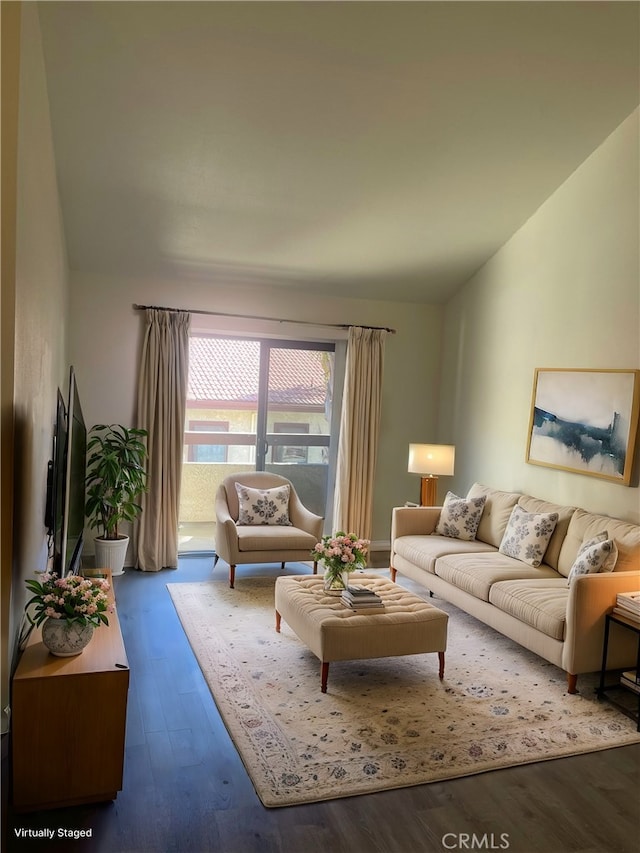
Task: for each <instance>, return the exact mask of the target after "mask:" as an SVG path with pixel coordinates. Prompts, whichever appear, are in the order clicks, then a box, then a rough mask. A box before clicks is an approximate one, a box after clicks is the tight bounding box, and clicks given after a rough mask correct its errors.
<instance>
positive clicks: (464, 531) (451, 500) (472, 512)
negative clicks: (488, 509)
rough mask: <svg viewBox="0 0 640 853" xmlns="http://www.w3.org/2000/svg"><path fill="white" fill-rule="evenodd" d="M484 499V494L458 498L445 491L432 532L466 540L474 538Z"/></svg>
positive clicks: (485, 497) (485, 498)
mask: <svg viewBox="0 0 640 853" xmlns="http://www.w3.org/2000/svg"><path fill="white" fill-rule="evenodd" d="M486 501H487V496H486V495H482V496H481V497H478V498H459V497H458V495H454V494H453V492H447V496H446V498H445V499H444V504H443V506H442V510H441V511H440V518H439V519H438V523H437V525H436V529H435V531H434V533H436V534H438V535H440V536H448V537H449V538H450V539H464V540H466V541H467V542H470V541H471V540H473V539H475V538H476V531H477V530H478V525H479V524H480V519H481V517H482V510H483V509H484V505H485V503H486Z"/></svg>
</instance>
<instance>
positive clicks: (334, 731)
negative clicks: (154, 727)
mask: <svg viewBox="0 0 640 853" xmlns="http://www.w3.org/2000/svg"><path fill="white" fill-rule="evenodd" d="M167 587H168V589H169V592H170V594H171V596H172V599H173V602H174V604H175V607H176V610H177V612H178V615H179V617H180V620H181V622H182V625H183V627H184V630H185V632H186V635H187V637H188V639H189V642H190V644H191V647H192V649H193V651H194V653H195V655H196V658H197V660H198V662H199V664H200V668H201V670H202V672H203V674H204V677H205V679H206V681H207V683H208V685H209V688H210V690H211V693H212V695H213V698H214V700H215V702H216V704H217V706H218V709H219V711H220V714H221V716H222V718H223V720H224V722H225V725H226V727H227V729H228V731H229V733H230V735H231V737H232V739H233V741H234V743H235V746H236V748H237V750H238V752H239V754H240V756H241V758H242V761H243V762H244V765H245V767H246V769H247V772H248V773H249V776H250V777H251V780H252V782H253V785H254V787H255V789H256V792H257V794H258V796H259V797H260V799H261V801H262V803H263V804H264V805H265V806H267V807H275V806H290V805H295V804H299V803H310V802H318V801H321V800H329V799H335V798H339V797H350V796H354V795H358V794H369V793H373V792H374V791H382V790H388V789H391V788H402V787H407V786H412V785H421V784H424V783H427V782H434V781H441V780H444V779H453V778H456V777H460V776H467V775H470V774H474V773H481V772H484V771H488V770H496V769H498V768H502V767H511V766H514V765H518V764H527V763H531V762H536V761H544V760H547V759H553V758H560V757H563V756H569V755H576V754H578V753H583V752H592V751H596V750H601V749H607V748H609V747H615V746H622V745H625V744H631V743H638V742H640V735H638V733H637V732H636V731H635V724H634V723H633V722H632V721H631V720H630V719H629V718H627V717H625V716H624V715H623V714H621V713H620V712H619V711H618V710H616V709H615V708H613V707H612V706H611V705H609V704H608V703H606V702H600V701H598V700H597V699H596V698H595V696H594V692H593V690H594V686H595V677H594V676H580V678H579V679H578V687H579V690H580V691H581V692H580V693H579V694H578V695H573V696H570V695H568V694H567V692H566V681H565V676H564V673H563V672H562V671H560V670H559V669H558V668H557V667H554V666H552V665H551V664H547V663H546V662H545V661H543V660H542V659H541V658H539V657H537V656H536V655H533V654H530V653H529V652H527V651H526V650H524V649H522V648H521V647H520V646H518V645H517V644H515V643H513V642H511V641H510V640H508V639H506V638H505V637H502V636H501V635H500V634H498V633H497V632H495V631H493V630H492V629H491V628H487V627H485V626H484V625H482V623H480V622H478V621H477V620H475V619H473V618H472V617H470V616H467V615H466V614H465V613H463V612H462V611H460V610H458V609H457V608H454V607H453V606H452V605H449V604H447V603H444V602H441V601H439V600H436V599H431V601H432V602H433V603H436V604H437V606H438V607H441V608H442V609H445V610H447V612H448V613H449V614H450V618H449V640H448V648H447V654H446V671H445V677H444V680H443V681H440V680H439V679H438V656H437V655H436V654H433V655H412V656H407V657H395V658H382V659H376V660H371V661H353V662H337V663H332V664H331V666H330V671H329V684H328V691H327V693H325V694H323V693H321V692H320V662H319V661H318V659H317V658H316V657H315V655H313V654H312V653H311V652H310V651H309V650H308V649H307V648H306V646H305V645H304V644H303V643H302V642H301V641H300V640H299V639H298V638H297V637H296V635H295V634H294V633H293V631H292V630H291V629H290V628H289V626H288V625H287V624H286V623H284V622H283V624H282V629H281V633H280V634H278V633H276V631H275V617H274V606H273V589H274V580H273V578H252V579H251V580H246V581H245V582H243V583H239V584H238V585H237V587H236V589H229V587H228V586H227V585H226V583H225V582H222V581H220V582H215V581H214V582H207V583H184V584H168V585H167Z"/></svg>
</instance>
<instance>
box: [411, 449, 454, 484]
mask: <svg viewBox="0 0 640 853" xmlns="http://www.w3.org/2000/svg"><path fill="white" fill-rule="evenodd" d="M455 456H456V449H455V447H454V446H453V444H410V445H409V468H408V471H409V473H410V474H423V475H427V474H435V475H436V476H439V475H442V476H443V477H451V476H452V475H453V468H454V463H455Z"/></svg>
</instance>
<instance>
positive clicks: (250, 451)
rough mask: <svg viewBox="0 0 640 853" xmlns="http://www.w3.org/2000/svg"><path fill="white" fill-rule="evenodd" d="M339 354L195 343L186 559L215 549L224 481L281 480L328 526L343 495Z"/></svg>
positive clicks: (293, 344) (243, 342)
mask: <svg viewBox="0 0 640 853" xmlns="http://www.w3.org/2000/svg"><path fill="white" fill-rule="evenodd" d="M335 373H336V365H335V346H334V344H332V343H309V342H303V341H278V340H254V339H246V338H230V337H221V336H212V335H207V336H204V335H200V336H192V337H191V343H190V365H189V389H188V394H187V415H186V424H185V437H184V447H185V453H184V465H183V476H182V492H181V501H180V528H181V530H180V533H181V536H180V539H181V546H180V547H181V551H183V552H184V551H199V550H210V549H211V548H212V547H213V545H212V538H213V525H214V524H215V512H214V500H215V492H216V490H217V487H218V485H219V484H220V482H221V481H222V480H223V479H224V477H226V476H227V475H228V474H231V473H236V472H238V471H248V470H258V471H273V472H276V473H279V474H282V475H283V476H285V477H287V478H288V479H290V480H291V482H292V483H293V484H294V486H295V489H296V491H297V492H298V494H299V495H300V498H301V500H302V502H303V503H304V504H305V506H307V507H308V508H309V509H311V510H312V511H313V512H316V513H318V514H319V515H323V516H325V517H328V515H329V514H330V507H329V506H328V502H329V501H328V498H329V495H332V494H333V484H334V469H335V459H334V457H335V442H333V443H332V441H331V436H332V433H333V434H334V435H337V424H338V422H339V412H337V411H335V409H334V405H333V401H334V385H335Z"/></svg>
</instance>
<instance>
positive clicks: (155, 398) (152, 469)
mask: <svg viewBox="0 0 640 853" xmlns="http://www.w3.org/2000/svg"><path fill="white" fill-rule="evenodd" d="M146 320H147V325H146V329H145V334H144V341H143V347H142V355H141V360H140V371H139V375H138V416H137V420H138V426H139V427H140V428H142V429H146V430H147V431H148V433H149V435H148V438H147V450H148V453H149V461H148V466H149V467H148V471H149V476H148V479H147V484H148V490H147V492H146V493H145V494H143V495H142V499H141V505H142V514H141V515H140V517H139V519H138V522H137V526H136V534H137V535H136V539H137V545H136V555H137V567H138V568H139V569H142V570H143V571H147V572H157V571H160V569H163V568H176V567H177V565H178V513H179V507H180V483H181V478H182V453H183V441H184V419H185V409H186V400H187V382H188V376H189V327H190V324H191V317H190V315H189V314H187V313H184V312H173V311H162V310H157V309H154V308H149V309H147V312H146Z"/></svg>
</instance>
